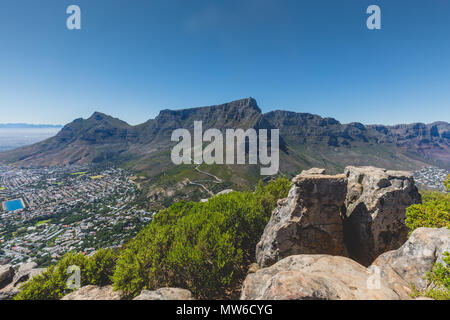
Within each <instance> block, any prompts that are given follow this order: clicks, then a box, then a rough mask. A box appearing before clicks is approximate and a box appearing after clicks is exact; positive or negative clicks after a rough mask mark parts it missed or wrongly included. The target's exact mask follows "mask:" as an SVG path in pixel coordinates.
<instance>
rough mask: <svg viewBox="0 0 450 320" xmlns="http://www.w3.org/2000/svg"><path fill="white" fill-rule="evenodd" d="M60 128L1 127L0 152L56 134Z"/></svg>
mask: <svg viewBox="0 0 450 320" xmlns="http://www.w3.org/2000/svg"><path fill="white" fill-rule="evenodd" d="M59 130H61V128H2V127H0V152H1V151H6V150H12V149H15V148H19V147H23V146H26V145H30V144H33V143H36V142H39V141H43V140H45V139H47V138H50V137H53V136H54V135H56V134H57V133H58V132H59Z"/></svg>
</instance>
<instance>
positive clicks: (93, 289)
mask: <svg viewBox="0 0 450 320" xmlns="http://www.w3.org/2000/svg"><path fill="white" fill-rule="evenodd" d="M120 299H121V296H120V293H119V292H117V291H114V290H113V288H112V286H105V287H98V286H93V285H89V286H84V287H81V288H80V289H78V290H76V291H74V292H72V293H69V294H68V295H66V296H64V297H63V298H62V299H61V300H120Z"/></svg>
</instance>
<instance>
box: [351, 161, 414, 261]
mask: <svg viewBox="0 0 450 320" xmlns="http://www.w3.org/2000/svg"><path fill="white" fill-rule="evenodd" d="M345 175H346V177H347V181H348V182H347V185H348V192H347V197H346V199H345V205H346V209H347V210H346V217H347V218H346V219H345V223H344V232H345V242H346V246H347V249H348V251H349V254H350V257H352V258H353V259H355V260H356V261H358V262H360V263H361V264H363V265H366V266H367V265H370V264H371V263H372V262H373V261H374V260H375V259H376V258H377V257H378V256H379V255H380V254H382V253H383V252H386V251H389V250H395V249H398V248H399V247H400V246H401V245H402V244H403V243H405V241H406V239H407V238H408V229H407V227H406V226H405V211H406V208H407V207H409V206H410V205H412V204H415V203H420V202H421V197H420V194H419V192H418V190H417V188H416V186H415V185H414V179H413V177H412V175H411V174H410V173H408V172H403V171H390V170H385V169H379V168H375V167H347V168H345Z"/></svg>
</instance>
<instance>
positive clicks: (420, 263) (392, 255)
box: [372, 228, 450, 290]
mask: <svg viewBox="0 0 450 320" xmlns="http://www.w3.org/2000/svg"><path fill="white" fill-rule="evenodd" d="M445 251H448V252H450V231H449V229H447V228H440V229H438V228H419V229H416V230H414V232H413V233H412V234H411V236H410V237H409V239H408V241H406V242H405V244H403V246H401V247H400V248H399V249H397V250H394V251H389V252H386V253H383V254H382V255H380V256H379V257H378V258H377V259H376V260H375V262H374V263H373V265H372V266H376V267H378V268H379V269H380V273H381V276H382V277H383V278H384V279H386V280H387V281H388V282H389V283H390V285H391V286H392V287H397V286H402V285H403V286H404V285H405V284H406V285H407V286H408V287H409V284H412V285H414V287H415V288H416V289H417V290H425V289H426V288H427V286H428V283H427V281H426V280H425V279H424V277H425V275H426V274H427V272H428V271H430V270H431V269H432V267H433V265H434V263H435V262H441V263H442V255H443V253H444V252H445Z"/></svg>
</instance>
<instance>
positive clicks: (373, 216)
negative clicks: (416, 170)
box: [256, 167, 421, 267]
mask: <svg viewBox="0 0 450 320" xmlns="http://www.w3.org/2000/svg"><path fill="white" fill-rule="evenodd" d="M292 182H293V186H292V188H291V190H290V191H289V195H288V197H287V198H286V199H282V200H279V201H278V206H277V208H275V210H274V211H273V212H272V216H271V218H270V221H269V223H268V224H267V226H266V228H265V230H264V233H263V235H262V237H261V239H260V241H259V243H258V244H257V246H256V260H257V262H258V265H259V266H260V267H267V266H270V265H272V264H273V263H275V262H277V261H279V260H280V259H282V258H284V257H287V256H290V255H296V254H330V255H340V256H346V257H350V258H352V259H354V260H356V261H357V262H359V263H361V264H363V265H364V266H369V265H370V264H371V263H372V262H373V261H374V260H375V258H376V257H377V256H379V255H380V254H382V253H384V252H386V251H390V250H395V249H398V248H399V247H400V246H401V245H402V244H403V243H404V242H405V241H406V239H407V235H408V229H407V227H406V226H405V212H406V208H407V207H408V206H410V205H412V204H415V203H420V201H421V197H420V194H419V193H418V190H417V188H416V187H415V185H414V180H413V178H412V175H411V174H410V173H407V172H402V171H390V170H385V169H379V168H374V167H347V168H346V169H345V174H340V175H339V174H338V175H326V174H324V170H323V169H317V168H313V169H310V170H307V171H303V172H302V173H301V174H300V175H298V176H297V177H295V178H294V179H293V180H292Z"/></svg>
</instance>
